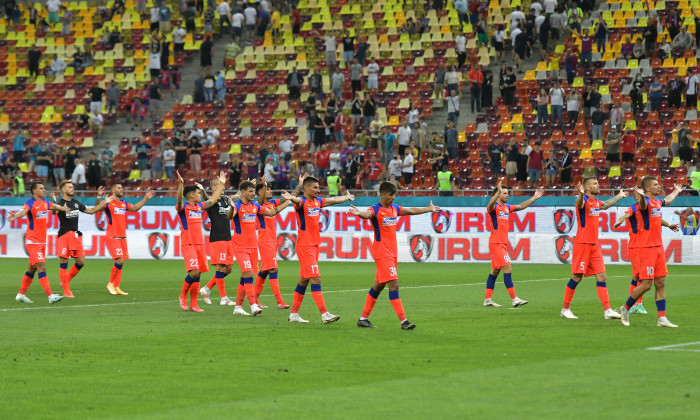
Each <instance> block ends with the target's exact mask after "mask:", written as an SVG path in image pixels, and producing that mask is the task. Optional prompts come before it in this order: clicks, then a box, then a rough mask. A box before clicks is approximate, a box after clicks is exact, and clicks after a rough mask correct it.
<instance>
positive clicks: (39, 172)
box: [36, 165, 49, 178]
mask: <svg viewBox="0 0 700 420" xmlns="http://www.w3.org/2000/svg"><path fill="white" fill-rule="evenodd" d="M36 176H38V177H39V178H45V177H47V176H49V167H48V166H44V165H38V166H37V167H36Z"/></svg>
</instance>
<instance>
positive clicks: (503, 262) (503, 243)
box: [484, 181, 544, 307]
mask: <svg viewBox="0 0 700 420" xmlns="http://www.w3.org/2000/svg"><path fill="white" fill-rule="evenodd" d="M543 195H544V190H543V189H538V190H537V191H535V195H534V196H533V197H532V198H530V199H529V200H527V201H524V202H522V203H520V204H518V205H517V206H513V205H510V204H506V203H507V202H508V197H509V194H508V188H505V187H503V186H501V182H500V181H499V182H498V184H496V188H494V190H493V197H491V200H490V201H489V204H488V206H487V207H486V215H487V218H486V219H487V220H488V221H489V222H490V225H491V236H490V237H489V252H490V253H491V272H490V273H489V277H488V278H487V279H486V295H485V296H484V306H494V307H497V306H501V305H499V304H498V303H496V302H494V301H493V300H492V299H491V296H492V295H493V289H494V287H496V279H497V278H498V274H499V273H500V272H501V270H503V283H504V284H505V286H506V290H508V294H509V295H510V298H511V300H512V302H513V307H518V306H523V305H527V301H526V300H523V299H520V298H519V297H518V296H517V295H516V294H515V288H514V287H513V279H512V277H511V276H512V273H513V266H512V265H511V263H510V258H509V257H508V247H509V246H510V244H509V242H508V231H509V230H510V214H511V213H513V212H516V211H520V210H525V209H526V208H528V207H530V206H531V205H532V204H533V203H534V202H535V201H537V200H538V199H539V198H540V197H542V196H543Z"/></svg>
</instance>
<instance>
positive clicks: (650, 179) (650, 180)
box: [642, 176, 656, 191]
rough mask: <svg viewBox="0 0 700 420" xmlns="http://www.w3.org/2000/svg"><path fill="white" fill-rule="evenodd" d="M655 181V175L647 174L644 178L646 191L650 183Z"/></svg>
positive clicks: (643, 187)
mask: <svg viewBox="0 0 700 420" xmlns="http://www.w3.org/2000/svg"><path fill="white" fill-rule="evenodd" d="M654 181H656V177H655V176H645V177H644V178H642V189H643V190H644V191H646V190H647V188H648V187H649V184H651V183H652V182H654Z"/></svg>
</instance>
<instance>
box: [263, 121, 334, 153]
mask: <svg viewBox="0 0 700 420" xmlns="http://www.w3.org/2000/svg"><path fill="white" fill-rule="evenodd" d="M325 118H326V112H325V110H323V109H319V110H318V114H317V115H316V117H315V120H314V126H315V130H314V146H315V147H316V150H321V146H323V145H324V144H325V143H326V130H325V127H324V125H323V124H324V120H325ZM261 162H263V161H262V160H261Z"/></svg>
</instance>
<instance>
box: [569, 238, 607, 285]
mask: <svg viewBox="0 0 700 420" xmlns="http://www.w3.org/2000/svg"><path fill="white" fill-rule="evenodd" d="M604 272H605V262H604V261H603V253H602V252H601V250H600V245H599V244H576V243H575V244H574V256H573V259H572V260H571V273H572V274H583V276H584V277H588V276H592V275H595V274H598V273H604Z"/></svg>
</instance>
